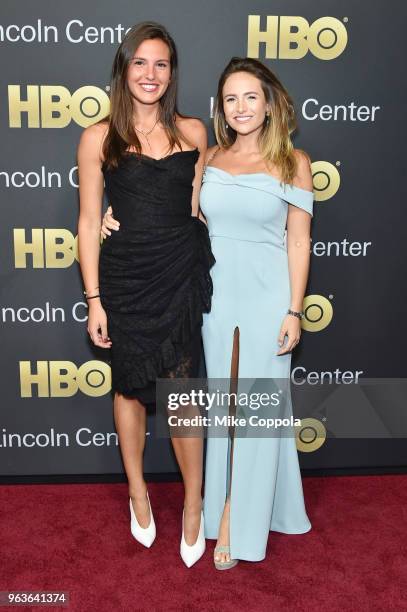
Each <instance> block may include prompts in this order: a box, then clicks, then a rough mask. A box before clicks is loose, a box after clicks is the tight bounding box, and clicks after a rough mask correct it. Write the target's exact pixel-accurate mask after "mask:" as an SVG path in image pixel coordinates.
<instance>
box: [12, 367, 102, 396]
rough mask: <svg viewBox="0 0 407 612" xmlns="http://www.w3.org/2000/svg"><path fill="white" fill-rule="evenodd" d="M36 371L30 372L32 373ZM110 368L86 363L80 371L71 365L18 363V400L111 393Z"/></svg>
mask: <svg viewBox="0 0 407 612" xmlns="http://www.w3.org/2000/svg"><path fill="white" fill-rule="evenodd" d="M34 369H35V370H36V371H33V370H34ZM111 384H112V383H111V370H110V366H109V365H108V364H107V363H105V362H104V361H96V360H94V361H87V362H86V363H83V364H82V365H81V366H80V367H79V368H78V367H77V366H76V365H75V364H74V363H73V362H72V361H37V362H35V366H34V367H32V365H31V362H30V361H20V391H21V397H33V389H35V390H36V396H37V397H72V395H75V393H77V392H78V390H79V391H82V393H84V394H85V395H90V396H92V397H99V396H101V395H105V394H106V393H108V392H109V391H110V389H111Z"/></svg>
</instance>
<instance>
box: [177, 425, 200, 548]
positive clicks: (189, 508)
mask: <svg viewBox="0 0 407 612" xmlns="http://www.w3.org/2000/svg"><path fill="white" fill-rule="evenodd" d="M172 445H173V448H174V452H175V456H176V458H177V461H178V465H179V467H180V470H181V474H182V478H183V481H184V487H185V501H184V510H185V517H184V518H185V522H184V534H185V541H186V543H187V544H188V545H189V546H192V544H195V542H196V539H197V537H198V532H199V525H200V521H201V509H202V471H203V465H202V463H203V440H202V438H175V437H174V438H172Z"/></svg>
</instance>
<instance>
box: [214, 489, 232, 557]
mask: <svg viewBox="0 0 407 612" xmlns="http://www.w3.org/2000/svg"><path fill="white" fill-rule="evenodd" d="M229 517H230V499H227V500H226V502H225V507H224V509H223V514H222V518H221V520H220V525H219V533H218V540H217V542H216V547H217V546H229V545H230V537H229ZM216 547H215V548H216ZM214 560H215V561H216V562H217V563H229V561H230V553H229V552H215V554H214Z"/></svg>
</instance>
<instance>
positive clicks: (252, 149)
mask: <svg viewBox="0 0 407 612" xmlns="http://www.w3.org/2000/svg"><path fill="white" fill-rule="evenodd" d="M259 134H260V130H255V131H254V132H251V133H250V134H237V136H236V140H235V142H234V144H233V146H232V149H233V150H234V151H235V152H236V153H243V154H245V155H247V154H249V153H259Z"/></svg>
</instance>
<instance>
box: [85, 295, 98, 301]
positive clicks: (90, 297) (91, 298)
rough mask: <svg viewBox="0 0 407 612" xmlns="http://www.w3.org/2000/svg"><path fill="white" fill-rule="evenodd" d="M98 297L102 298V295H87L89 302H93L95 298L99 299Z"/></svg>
mask: <svg viewBox="0 0 407 612" xmlns="http://www.w3.org/2000/svg"><path fill="white" fill-rule="evenodd" d="M97 297H100V295H99V294H97V295H90V296H88V295H87V296H86V299H87V300H93V298H97Z"/></svg>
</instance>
